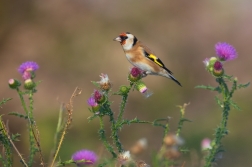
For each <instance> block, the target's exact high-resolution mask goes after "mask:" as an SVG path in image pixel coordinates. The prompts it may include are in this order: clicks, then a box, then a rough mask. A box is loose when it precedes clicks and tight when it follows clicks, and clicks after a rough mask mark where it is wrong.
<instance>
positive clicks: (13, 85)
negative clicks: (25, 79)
mask: <svg viewBox="0 0 252 167" xmlns="http://www.w3.org/2000/svg"><path fill="white" fill-rule="evenodd" d="M8 83H9V87H10V88H11V89H17V88H18V87H19V86H20V85H21V83H20V82H19V81H18V80H16V79H10V80H9V82H8Z"/></svg>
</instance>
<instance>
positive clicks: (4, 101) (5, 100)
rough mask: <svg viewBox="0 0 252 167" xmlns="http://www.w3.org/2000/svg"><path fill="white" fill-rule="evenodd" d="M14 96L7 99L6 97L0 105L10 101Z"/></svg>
mask: <svg viewBox="0 0 252 167" xmlns="http://www.w3.org/2000/svg"><path fill="white" fill-rule="evenodd" d="M11 99H12V98H7V99H4V98H3V100H2V101H0V106H1V105H3V104H5V103H7V101H10V100H11Z"/></svg>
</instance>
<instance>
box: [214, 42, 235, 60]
mask: <svg viewBox="0 0 252 167" xmlns="http://www.w3.org/2000/svg"><path fill="white" fill-rule="evenodd" d="M215 51H216V54H217V55H218V57H219V58H220V60H221V61H227V60H233V59H235V58H236V57H237V52H236V50H235V48H234V47H233V46H232V45H230V44H228V43H225V42H218V43H217V44H216V45H215Z"/></svg>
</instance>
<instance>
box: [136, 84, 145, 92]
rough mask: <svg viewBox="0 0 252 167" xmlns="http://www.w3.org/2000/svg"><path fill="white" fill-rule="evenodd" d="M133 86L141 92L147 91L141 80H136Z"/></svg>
mask: <svg viewBox="0 0 252 167" xmlns="http://www.w3.org/2000/svg"><path fill="white" fill-rule="evenodd" d="M135 87H136V90H138V91H139V92H141V93H145V92H146V91H147V87H146V85H145V84H144V83H143V82H142V81H138V82H137V83H136V86H135Z"/></svg>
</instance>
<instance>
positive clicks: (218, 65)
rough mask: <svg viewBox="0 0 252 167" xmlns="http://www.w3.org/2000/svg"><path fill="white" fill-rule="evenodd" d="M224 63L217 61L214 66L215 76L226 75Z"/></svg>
mask: <svg viewBox="0 0 252 167" xmlns="http://www.w3.org/2000/svg"><path fill="white" fill-rule="evenodd" d="M222 66H223V65H222V63H221V62H220V61H216V62H215V63H214V65H213V71H212V73H213V75H214V76H216V77H221V76H222V75H223V74H224V69H223V67H222Z"/></svg>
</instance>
